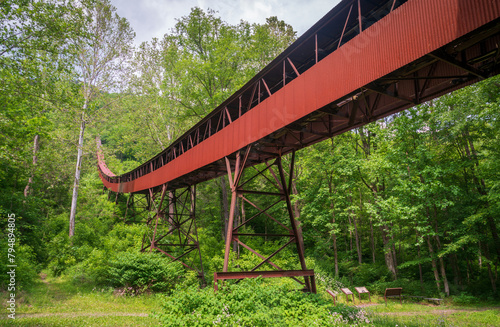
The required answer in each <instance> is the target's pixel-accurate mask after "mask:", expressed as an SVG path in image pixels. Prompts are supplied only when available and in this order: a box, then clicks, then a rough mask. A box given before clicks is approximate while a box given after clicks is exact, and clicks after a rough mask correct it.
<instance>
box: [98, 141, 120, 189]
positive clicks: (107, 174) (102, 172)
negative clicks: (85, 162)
mask: <svg viewBox="0 0 500 327" xmlns="http://www.w3.org/2000/svg"><path fill="white" fill-rule="evenodd" d="M96 145H97V151H96V154H97V168H98V170H99V177H100V178H101V180H102V182H103V184H104V186H105V187H106V188H108V189H111V190H113V187H112V183H111V182H110V180H111V178H113V177H116V175H115V174H114V173H113V172H112V171H111V170H110V169H109V168H108V166H107V165H106V162H104V155H103V153H102V149H101V138H100V137H99V136H97V137H96ZM113 191H115V190H113Z"/></svg>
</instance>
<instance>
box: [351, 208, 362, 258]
mask: <svg viewBox="0 0 500 327" xmlns="http://www.w3.org/2000/svg"><path fill="white" fill-rule="evenodd" d="M352 219H353V222H354V236H355V239H354V240H355V242H356V252H357V253H358V263H359V264H362V259H363V258H362V253H361V244H360V240H359V234H358V225H357V223H356V217H354V216H353V217H352Z"/></svg>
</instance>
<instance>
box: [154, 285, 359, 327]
mask: <svg viewBox="0 0 500 327" xmlns="http://www.w3.org/2000/svg"><path fill="white" fill-rule="evenodd" d="M156 315H157V316H158V318H159V319H160V321H161V322H162V325H164V326H213V325H221V326H270V325H273V326H294V325H295V326H308V325H315V326H318V325H320V326H325V325H329V326H331V325H338V324H351V325H352V324H358V326H360V325H361V326H362V325H365V324H368V323H369V321H368V319H367V318H366V315H365V313H364V311H362V310H359V309H357V308H355V307H351V306H345V305H337V306H333V303H332V302H331V301H327V300H324V299H322V298H321V296H319V295H316V294H308V293H302V292H300V291H293V290H291V289H290V288H289V287H288V286H287V285H285V284H272V283H264V282H263V281H262V280H261V279H254V280H244V281H242V282H241V283H239V284H232V285H229V286H227V287H225V288H223V289H222V290H219V291H218V292H217V293H215V292H214V291H213V290H212V289H210V288H206V289H203V290H199V289H197V288H194V287H191V288H187V289H184V290H182V291H181V290H180V289H179V290H178V292H174V293H172V295H171V296H169V297H166V298H165V301H164V302H163V304H162V310H161V311H160V312H157V313H156Z"/></svg>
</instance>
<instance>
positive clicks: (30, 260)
mask: <svg viewBox="0 0 500 327" xmlns="http://www.w3.org/2000/svg"><path fill="white" fill-rule="evenodd" d="M1 240H2V241H3V240H4V239H1ZM6 245H7V241H6V240H5V241H4V242H2V246H1V247H0V250H1V251H2V253H5V255H4V256H3V257H2V260H0V264H1V266H2V269H0V272H1V274H0V289H1V290H7V289H8V286H9V283H10V275H8V274H7V271H9V270H10V269H11V268H9V267H8V265H12V263H11V262H8V261H7V259H8V258H7V246H6ZM14 249H15V251H16V252H15V253H14V254H15V265H17V267H15V288H16V291H19V290H22V289H25V288H26V287H29V286H31V285H33V283H35V281H36V280H37V279H38V275H37V264H36V259H35V255H34V253H33V250H32V249H31V247H29V246H28V245H25V244H22V245H17V246H15V247H14Z"/></svg>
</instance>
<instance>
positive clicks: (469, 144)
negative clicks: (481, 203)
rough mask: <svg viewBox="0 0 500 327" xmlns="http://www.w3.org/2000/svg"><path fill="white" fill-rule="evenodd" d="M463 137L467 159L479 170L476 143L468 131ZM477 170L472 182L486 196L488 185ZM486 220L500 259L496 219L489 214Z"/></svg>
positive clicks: (473, 170) (499, 242) (473, 174)
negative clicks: (478, 174)
mask: <svg viewBox="0 0 500 327" xmlns="http://www.w3.org/2000/svg"><path fill="white" fill-rule="evenodd" d="M463 135H464V137H465V139H466V142H465V153H466V154H467V158H468V159H469V160H471V161H474V164H475V166H476V169H479V161H478V159H477V156H478V154H477V151H476V148H475V147H474V142H473V140H472V137H471V136H470V134H469V131H468V130H465V132H464V133H463ZM476 169H475V168H474V167H473V166H472V167H471V171H472V180H473V182H474V184H475V186H476V189H477V191H478V192H479V194H481V195H483V196H486V195H487V194H488V191H487V189H486V183H485V182H484V179H483V178H481V179H479V178H478V177H477V176H476ZM485 205H486V206H487V207H488V206H489V202H488V201H487V202H486V204H485ZM486 220H487V221H488V227H489V230H490V232H491V237H492V238H493V243H494V244H495V252H496V254H497V258H498V259H500V237H499V236H498V230H497V225H496V223H495V219H494V218H493V216H492V215H490V214H488V215H486Z"/></svg>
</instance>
